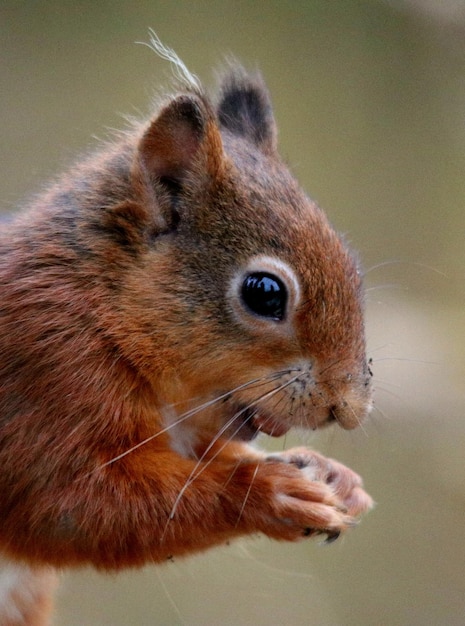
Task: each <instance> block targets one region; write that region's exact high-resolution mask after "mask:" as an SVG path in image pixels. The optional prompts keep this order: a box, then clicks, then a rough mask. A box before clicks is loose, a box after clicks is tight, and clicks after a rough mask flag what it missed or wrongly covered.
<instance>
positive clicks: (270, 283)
mask: <svg viewBox="0 0 465 626" xmlns="http://www.w3.org/2000/svg"><path fill="white" fill-rule="evenodd" d="M241 298H242V301H243V303H244V304H245V305H246V306H247V308H248V309H250V311H252V313H255V314H256V315H259V316H260V317H266V318H268V319H271V320H275V321H277V322H279V321H281V320H283V319H284V317H285V315H286V305H287V300H288V293H287V288H286V286H285V285H284V283H283V281H282V280H281V279H280V278H278V277H277V276H275V275H273V274H269V273H268V272H251V273H250V274H247V276H246V277H245V278H244V280H243V282H242V286H241Z"/></svg>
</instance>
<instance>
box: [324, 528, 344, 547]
mask: <svg viewBox="0 0 465 626" xmlns="http://www.w3.org/2000/svg"><path fill="white" fill-rule="evenodd" d="M340 534H341V532H340V531H339V530H336V531H334V530H333V531H329V532H328V533H327V534H326V539H325V540H324V543H325V544H327V545H328V544H330V543H334V542H335V541H336V540H337V539H338V538H339V535H340Z"/></svg>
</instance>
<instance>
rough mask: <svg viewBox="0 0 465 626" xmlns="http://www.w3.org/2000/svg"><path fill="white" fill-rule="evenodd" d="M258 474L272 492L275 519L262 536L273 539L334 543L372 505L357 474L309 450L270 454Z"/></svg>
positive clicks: (296, 449) (295, 449)
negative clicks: (320, 539)
mask: <svg viewBox="0 0 465 626" xmlns="http://www.w3.org/2000/svg"><path fill="white" fill-rule="evenodd" d="M260 474H261V476H262V478H265V479H267V482H268V486H269V488H270V487H271V488H272V491H273V497H272V515H273V520H271V519H270V518H268V524H267V528H266V529H265V528H263V532H265V534H267V535H269V536H272V537H274V538H278V539H279V538H280V539H287V540H297V539H299V538H302V537H309V536H314V535H316V534H326V535H327V539H326V540H327V541H328V542H330V541H334V540H335V539H337V537H338V536H339V535H340V533H341V532H343V531H345V530H347V529H348V528H349V527H351V526H354V525H355V524H356V523H357V522H356V518H357V517H358V516H359V515H361V514H362V513H364V512H366V511H368V510H369V509H370V508H371V507H372V506H373V500H372V499H371V497H370V496H369V495H368V494H367V493H366V492H365V491H364V489H363V486H362V480H361V478H360V476H359V475H358V474H356V473H355V472H353V471H352V470H351V469H349V468H348V467H345V466H344V465H342V463H339V462H337V461H334V460H332V459H327V458H326V457H324V456H322V455H321V454H319V453H317V452H313V451H311V450H308V449H306V448H294V449H291V450H289V451H287V452H283V453H281V454H272V455H269V456H267V457H266V462H265V463H264V464H263V465H262V466H261V468H260ZM265 475H266V476H265Z"/></svg>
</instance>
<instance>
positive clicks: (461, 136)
mask: <svg viewBox="0 0 465 626" xmlns="http://www.w3.org/2000/svg"><path fill="white" fill-rule="evenodd" d="M149 27H152V28H154V29H155V30H156V31H157V33H158V34H159V36H160V37H161V39H162V40H163V41H164V43H166V44H167V45H169V46H171V47H173V48H174V49H175V50H176V51H177V53H178V54H179V55H180V56H181V58H182V59H183V60H184V61H185V62H186V64H187V65H188V67H189V68H190V69H191V70H192V71H193V72H195V73H196V74H198V75H199V76H200V77H201V79H202V80H203V81H204V82H205V84H207V85H214V74H213V71H212V70H214V68H215V67H218V66H219V65H220V64H221V62H222V60H223V59H224V58H225V56H228V55H229V54H234V55H235V56H236V57H237V58H239V59H240V60H241V61H243V62H244V63H245V64H248V65H250V66H252V67H255V66H258V67H260V68H261V70H262V72H263V74H264V75H265V78H266V81H267V84H268V86H269V89H270V91H271V94H272V97H273V102H274V106H275V113H276V117H277V120H278V125H279V129H280V148H281V153H282V155H283V156H284V157H285V158H286V160H287V161H288V162H289V163H290V165H291V167H292V169H293V171H294V172H295V174H296V176H297V177H298V178H299V180H300V182H301V183H302V185H303V187H304V188H305V189H306V190H307V191H308V192H309V193H310V195H311V196H312V197H314V198H315V199H316V200H318V202H319V203H320V204H321V205H322V206H324V207H326V209H327V211H328V214H329V215H330V218H331V220H332V221H333V223H334V224H335V226H336V227H337V228H338V229H339V230H341V231H343V232H344V233H347V236H348V238H349V240H350V241H351V242H352V244H353V245H354V246H355V247H356V248H357V249H358V250H359V251H360V255H361V257H362V260H363V264H364V267H365V268H366V270H367V275H366V285H367V299H368V311H367V319H368V343H369V353H370V356H371V357H373V360H374V364H373V369H374V374H375V382H376V408H375V410H374V412H373V415H372V417H371V418H370V420H369V423H368V424H367V425H366V426H364V428H363V429H360V430H359V431H357V432H350V433H347V432H342V431H337V430H331V431H328V432H325V433H321V434H316V435H312V436H311V437H308V438H305V439H304V440H302V438H297V437H296V438H290V437H288V438H287V440H286V441H279V442H277V444H276V445H277V446H278V448H279V447H280V446H281V447H282V446H283V445H286V446H289V445H291V444H293V443H305V444H308V445H312V446H315V447H316V448H317V449H320V450H321V451H323V452H325V453H326V454H328V455H331V456H334V457H336V458H338V459H340V460H341V461H343V462H345V463H347V464H348V465H349V466H351V467H353V468H354V469H356V470H357V471H359V472H360V473H361V474H362V475H363V476H364V479H365V484H366V486H367V489H368V490H369V492H370V493H371V494H372V495H373V497H374V498H375V500H376V501H377V507H376V509H375V511H374V512H372V513H371V514H370V515H369V516H367V517H366V518H365V519H364V520H363V522H362V523H361V524H360V526H359V527H358V528H357V529H355V530H354V531H352V532H350V533H349V534H348V535H347V536H346V537H345V538H344V539H342V540H340V541H338V542H336V543H335V544H333V545H331V546H320V545H319V544H318V543H317V542H312V541H309V542H306V543H301V544H299V545H286V544H277V543H273V542H270V541H269V540H267V539H265V538H261V539H255V540H250V541H242V542H237V543H235V544H234V545H232V546H230V547H228V548H222V549H218V550H215V551H210V552H208V553H205V554H204V555H201V556H199V557H196V558H192V559H189V560H185V561H183V560H177V561H175V562H174V563H170V564H168V565H166V566H163V567H158V568H156V567H146V568H145V569H143V570H142V571H138V572H129V573H124V574H120V575H118V576H105V575H101V574H96V573H95V572H93V571H92V570H82V571H80V572H78V573H74V574H69V573H66V574H64V576H63V584H62V586H61V589H60V592H59V595H58V606H57V615H56V621H55V624H56V625H57V626H63V625H67V626H74V625H76V626H77V625H86V626H87V625H88V626H97V625H99V626H103V625H105V626H106V625H112V626H113V625H114V626H119V625H127V624H135V625H138V626H139V625H141V626H144V625H150V624H162V625H165V624H166V625H171V624H187V625H199V626H200V625H205V624H206V625H210V624H211V625H231V626H232V625H247V624H254V625H261V624H263V625H267V626H269V625H270V624H286V625H289V626H293V625H296V626H297V625H304V624H309V625H313V624H316V625H334V626H352V625H354V626H355V625H358V626H360V625H362V626H365V625H367V626H368V625H371V624H382V625H383V626H390V625H407V624H408V625H410V624H414V625H416V624H418V625H424V624H438V625H447V626H451V625H455V624H457V625H459V624H460V625H462V624H463V623H464V621H465V582H464V577H465V576H464V574H465V571H464V570H465V541H464V540H463V531H464V529H465V520H464V518H465V515H464V514H465V454H464V449H465V420H464V413H465V398H464V393H463V383H462V381H463V377H464V373H465V360H464V355H465V310H464V291H465V289H464V265H465V246H464V235H465V214H464V198H465V177H464V165H465V3H464V2H461V1H458V2H457V1H455V2H454V1H452V0H442V1H441V2H435V1H434V0H431V1H428V0H424V1H423V2H422V1H421V0H417V1H415V0H410V1H409V0H405V1H404V0H397V1H396V0H391V1H390V2H388V1H386V2H381V1H377V0H372V1H369V0H365V1H363V0H360V1H355V0H348V1H342V0H334V1H324V0H314V1H312V0H307V2H278V1H270V2H253V1H252V0H250V1H242V2H239V1H236V2H233V1H229V2H228V1H218V2H208V1H203V2H202V1H196V0H193V1H190V2H188V1H180V0H178V1H177V2H171V3H170V2H161V1H157V0H153V1H151V2H149V1H145V0H139V2H137V3H130V2H127V1H126V2H124V1H116V2H110V1H107V2H105V1H96V2H95V1H93V2H90V1H88V2H82V1H81V2H80V1H76V2H66V1H61V2H40V1H37V2H34V1H32V0H30V1H28V2H21V1H12V0H4V1H3V2H2V3H1V4H0V140H1V151H0V160H1V164H0V191H1V194H0V197H1V210H2V211H5V212H8V211H12V210H14V209H15V208H17V207H18V206H19V205H20V204H21V202H22V201H24V200H25V199H26V198H27V197H28V196H29V195H31V194H33V193H35V192H36V191H38V190H39V189H40V187H41V185H42V184H43V183H44V182H45V181H46V180H47V179H49V178H50V177H51V176H53V175H54V174H55V173H57V172H59V171H61V170H62V169H64V168H65V167H66V166H67V165H68V164H70V163H72V162H73V160H74V158H75V157H76V154H79V153H81V152H83V151H86V150H88V149H89V148H92V147H93V146H95V145H96V144H97V143H98V142H97V141H96V139H95V136H96V137H106V136H107V135H108V128H122V127H124V126H125V121H124V118H123V115H122V114H138V113H139V112H142V113H146V112H147V111H148V110H149V102H150V99H151V97H152V95H153V94H154V93H155V91H156V89H157V88H158V87H159V86H166V85H167V84H168V83H169V74H170V68H169V66H168V64H167V63H166V62H163V61H162V60H161V59H159V58H158V57H156V56H155V54H154V53H153V52H151V51H150V50H149V49H148V48H147V47H144V46H141V45H135V42H136V41H147V40H148V28H149ZM263 444H264V445H269V442H268V441H266V439H264V440H263Z"/></svg>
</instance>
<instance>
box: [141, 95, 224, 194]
mask: <svg viewBox="0 0 465 626" xmlns="http://www.w3.org/2000/svg"><path fill="white" fill-rule="evenodd" d="M138 159H139V163H140V165H142V169H143V171H144V173H145V174H146V176H148V177H149V179H151V180H152V181H155V182H159V183H161V184H162V185H164V186H165V187H166V188H167V189H168V191H179V190H180V188H181V187H182V184H183V181H184V179H185V178H186V176H187V175H188V174H189V173H191V172H192V171H193V170H194V169H195V168H196V167H201V168H203V169H204V171H205V173H207V174H209V175H210V176H213V177H214V176H217V175H218V173H219V170H220V168H221V164H222V160H223V148H222V143H221V136H220V133H219V129H218V127H217V125H216V122H215V120H214V116H213V113H212V111H211V109H210V106H209V104H208V102H207V101H205V100H204V99H203V98H202V97H201V96H199V95H197V94H183V95H179V96H177V97H175V98H173V99H172V100H171V101H170V102H168V104H167V105H166V106H165V107H164V108H163V109H162V110H161V112H160V113H159V114H158V115H157V117H156V118H155V119H154V120H152V122H151V123H150V125H149V127H148V128H147V130H146V131H145V133H144V135H143V136H142V139H141V141H140V143H139V147H138Z"/></svg>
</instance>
